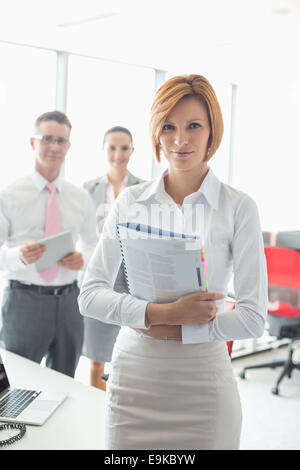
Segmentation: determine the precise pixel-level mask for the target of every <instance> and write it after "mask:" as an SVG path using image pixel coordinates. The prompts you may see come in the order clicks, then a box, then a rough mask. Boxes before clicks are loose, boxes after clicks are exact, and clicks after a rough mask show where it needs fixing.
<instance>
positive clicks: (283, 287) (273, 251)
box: [240, 246, 300, 395]
mask: <svg viewBox="0 0 300 470" xmlns="http://www.w3.org/2000/svg"><path fill="white" fill-rule="evenodd" d="M265 255H266V261H267V270H268V293H269V308H268V323H269V329H268V331H269V334H270V335H271V336H276V337H277V338H278V339H283V338H288V339H290V340H291V341H290V344H289V353H288V357H287V359H286V360H276V361H273V362H270V363H265V364H258V365H255V366H248V367H245V368H244V369H243V371H242V372H241V374H240V377H241V378H242V379H244V378H245V372H246V370H249V369H259V368H264V367H269V368H276V367H283V370H282V372H281V374H280V376H279V378H278V380H277V382H276V385H275V387H274V388H273V389H272V393H273V394H274V395H278V394H279V388H278V387H279V384H280V382H281V381H282V379H283V378H284V377H285V376H288V377H289V378H291V375H292V371H293V370H294V369H299V370H300V364H298V363H295V362H293V352H294V342H295V340H296V339H300V302H299V300H298V299H300V295H299V294H300V253H299V252H298V251H296V250H292V249H289V248H281V247H277V246H265Z"/></svg>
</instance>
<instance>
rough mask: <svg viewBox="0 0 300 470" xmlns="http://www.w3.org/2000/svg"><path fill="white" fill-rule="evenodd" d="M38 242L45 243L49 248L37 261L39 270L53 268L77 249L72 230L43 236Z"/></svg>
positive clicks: (36, 264)
mask: <svg viewBox="0 0 300 470" xmlns="http://www.w3.org/2000/svg"><path fill="white" fill-rule="evenodd" d="M37 243H40V245H45V246H46V247H47V250H46V251H45V253H43V255H42V256H41V257H40V259H39V260H38V261H37V262H36V263H35V266H36V269H37V271H43V270H44V269H49V268H53V267H54V266H56V265H57V263H58V261H59V260H61V259H62V258H63V257H64V256H66V255H69V254H71V253H73V252H74V251H75V245H74V241H73V237H72V233H71V232H60V233H56V234H55V235H51V236H50V237H46V238H42V239H41V240H38V241H37Z"/></svg>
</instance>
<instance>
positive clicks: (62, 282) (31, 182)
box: [0, 111, 97, 377]
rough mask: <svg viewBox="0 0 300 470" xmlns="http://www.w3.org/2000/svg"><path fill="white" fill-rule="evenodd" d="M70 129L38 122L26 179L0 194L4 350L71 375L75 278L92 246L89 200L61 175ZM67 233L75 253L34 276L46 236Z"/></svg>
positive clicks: (62, 119) (79, 328)
mask: <svg viewBox="0 0 300 470" xmlns="http://www.w3.org/2000/svg"><path fill="white" fill-rule="evenodd" d="M70 132H71V123H70V121H69V119H68V118H67V116H66V115H65V114H64V113H62V112H60V111H53V112H47V113H44V114H42V115H41V116H39V117H38V118H37V120H36V122H35V135H34V136H33V137H31V139H30V144H31V147H32V149H33V150H34V153H35V168H34V172H33V174H31V175H28V176H25V177H23V178H20V179H18V180H17V181H15V182H14V183H12V184H11V185H9V186H8V187H7V188H6V189H5V190H3V191H2V192H1V193H0V220H1V225H2V227H1V230H0V246H1V248H0V269H1V270H3V271H4V274H5V277H6V279H7V286H6V287H5V289H4V293H3V299H2V329H1V339H2V341H3V342H4V346H5V348H6V349H8V350H10V351H13V352H15V353H17V354H20V355H21V356H24V357H27V358H29V359H31V360H33V361H36V362H40V361H41V360H42V358H43V357H46V366H47V367H50V368H52V369H55V370H57V371H59V372H62V373H65V374H67V375H70V376H72V377H73V376H74V374H75V370H76V367H77V364H78V361H79V358H80V354H81V349H82V342H83V318H82V316H81V315H80V313H79V309H78V304H77V297H78V294H79V290H78V286H77V278H78V274H79V271H80V270H82V269H84V267H85V265H86V263H87V261H88V259H89V257H90V256H91V254H92V251H93V249H94V247H95V245H96V243H97V237H96V216H95V208H94V204H93V202H92V199H91V198H90V196H89V194H88V193H87V192H86V191H85V190H84V189H82V188H79V187H77V186H75V185H73V184H71V183H70V182H67V181H66V180H64V179H63V178H62V177H61V176H60V174H61V169H62V166H63V163H64V161H65V157H66V155H67V152H68V150H69V148H70V140H69V139H70ZM65 231H71V232H72V237H73V241H74V243H75V244H76V249H75V251H74V252H73V253H70V254H68V255H67V256H65V257H64V258H63V259H61V260H60V262H59V263H58V265H57V266H55V267H53V268H50V269H48V270H44V271H41V272H38V271H37V269H36V266H35V263H36V262H37V261H38V260H39V259H40V258H41V256H42V255H43V253H44V251H45V250H46V247H45V246H43V245H41V244H39V243H38V242H37V240H40V239H42V238H44V237H46V236H49V235H54V234H56V233H59V232H65Z"/></svg>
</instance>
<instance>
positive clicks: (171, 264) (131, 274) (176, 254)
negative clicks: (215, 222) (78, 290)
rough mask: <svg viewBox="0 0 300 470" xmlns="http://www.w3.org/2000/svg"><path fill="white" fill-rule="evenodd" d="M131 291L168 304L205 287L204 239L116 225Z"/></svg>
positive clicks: (139, 295) (154, 228)
mask: <svg viewBox="0 0 300 470" xmlns="http://www.w3.org/2000/svg"><path fill="white" fill-rule="evenodd" d="M117 233H118V237H119V242H120V247H121V253H122V258H123V264H124V272H125V277H126V282H127V285H128V290H129V293H130V294H131V295H133V296H135V297H138V298H140V299H144V300H149V301H151V302H158V303H167V302H171V301H173V300H176V299H178V298H179V297H181V296H182V295H185V294H189V293H191V292H195V291H197V290H205V279H204V270H203V263H202V260H201V241H200V238H199V237H193V236H189V235H185V234H180V233H176V232H168V231H165V230H161V229H158V228H156V227H151V226H148V225H142V224H132V223H123V224H118V225H117Z"/></svg>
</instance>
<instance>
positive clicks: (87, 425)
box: [0, 349, 105, 450]
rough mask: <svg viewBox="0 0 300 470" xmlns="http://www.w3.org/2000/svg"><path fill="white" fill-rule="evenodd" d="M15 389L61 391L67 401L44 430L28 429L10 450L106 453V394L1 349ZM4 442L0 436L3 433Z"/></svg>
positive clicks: (39, 428)
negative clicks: (86, 450) (99, 450)
mask: <svg viewBox="0 0 300 470" xmlns="http://www.w3.org/2000/svg"><path fill="white" fill-rule="evenodd" d="M1 356H2V359H3V362H4V365H5V368H6V371H7V375H8V377H9V381H10V385H11V386H12V387H21V388H29V389H31V388H37V389H39V388H40V389H47V390H60V391H63V392H65V393H66V394H67V395H68V397H67V398H66V400H65V401H64V402H63V403H62V404H61V405H60V406H59V407H58V408H57V409H56V410H55V411H54V413H53V414H52V415H51V416H50V418H49V419H48V420H47V421H46V422H45V423H44V424H43V425H42V426H31V425H26V434H25V436H24V437H23V438H22V439H21V440H20V441H17V442H15V443H14V444H12V445H11V446H8V447H6V448H5V449H11V450H18V449H21V450H23V449H24V450H39V449H41V450H46V449H52V450H55V449H57V450H62V449H67V450H70V449H73V450H76V449H79V450H80V449H103V446H104V398H105V392H103V391H102V390H98V389H97V388H95V387H90V386H88V385H84V384H81V383H79V382H76V381H75V380H74V379H72V378H71V377H68V376H66V375H64V374H61V373H59V372H56V371H54V370H51V369H48V368H46V367H43V366H40V365H39V364H37V363H35V362H32V361H29V360H28V359H25V358H23V357H21V356H18V355H17V354H13V353H11V352H9V351H5V350H3V349H1ZM0 439H1V433H0Z"/></svg>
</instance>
